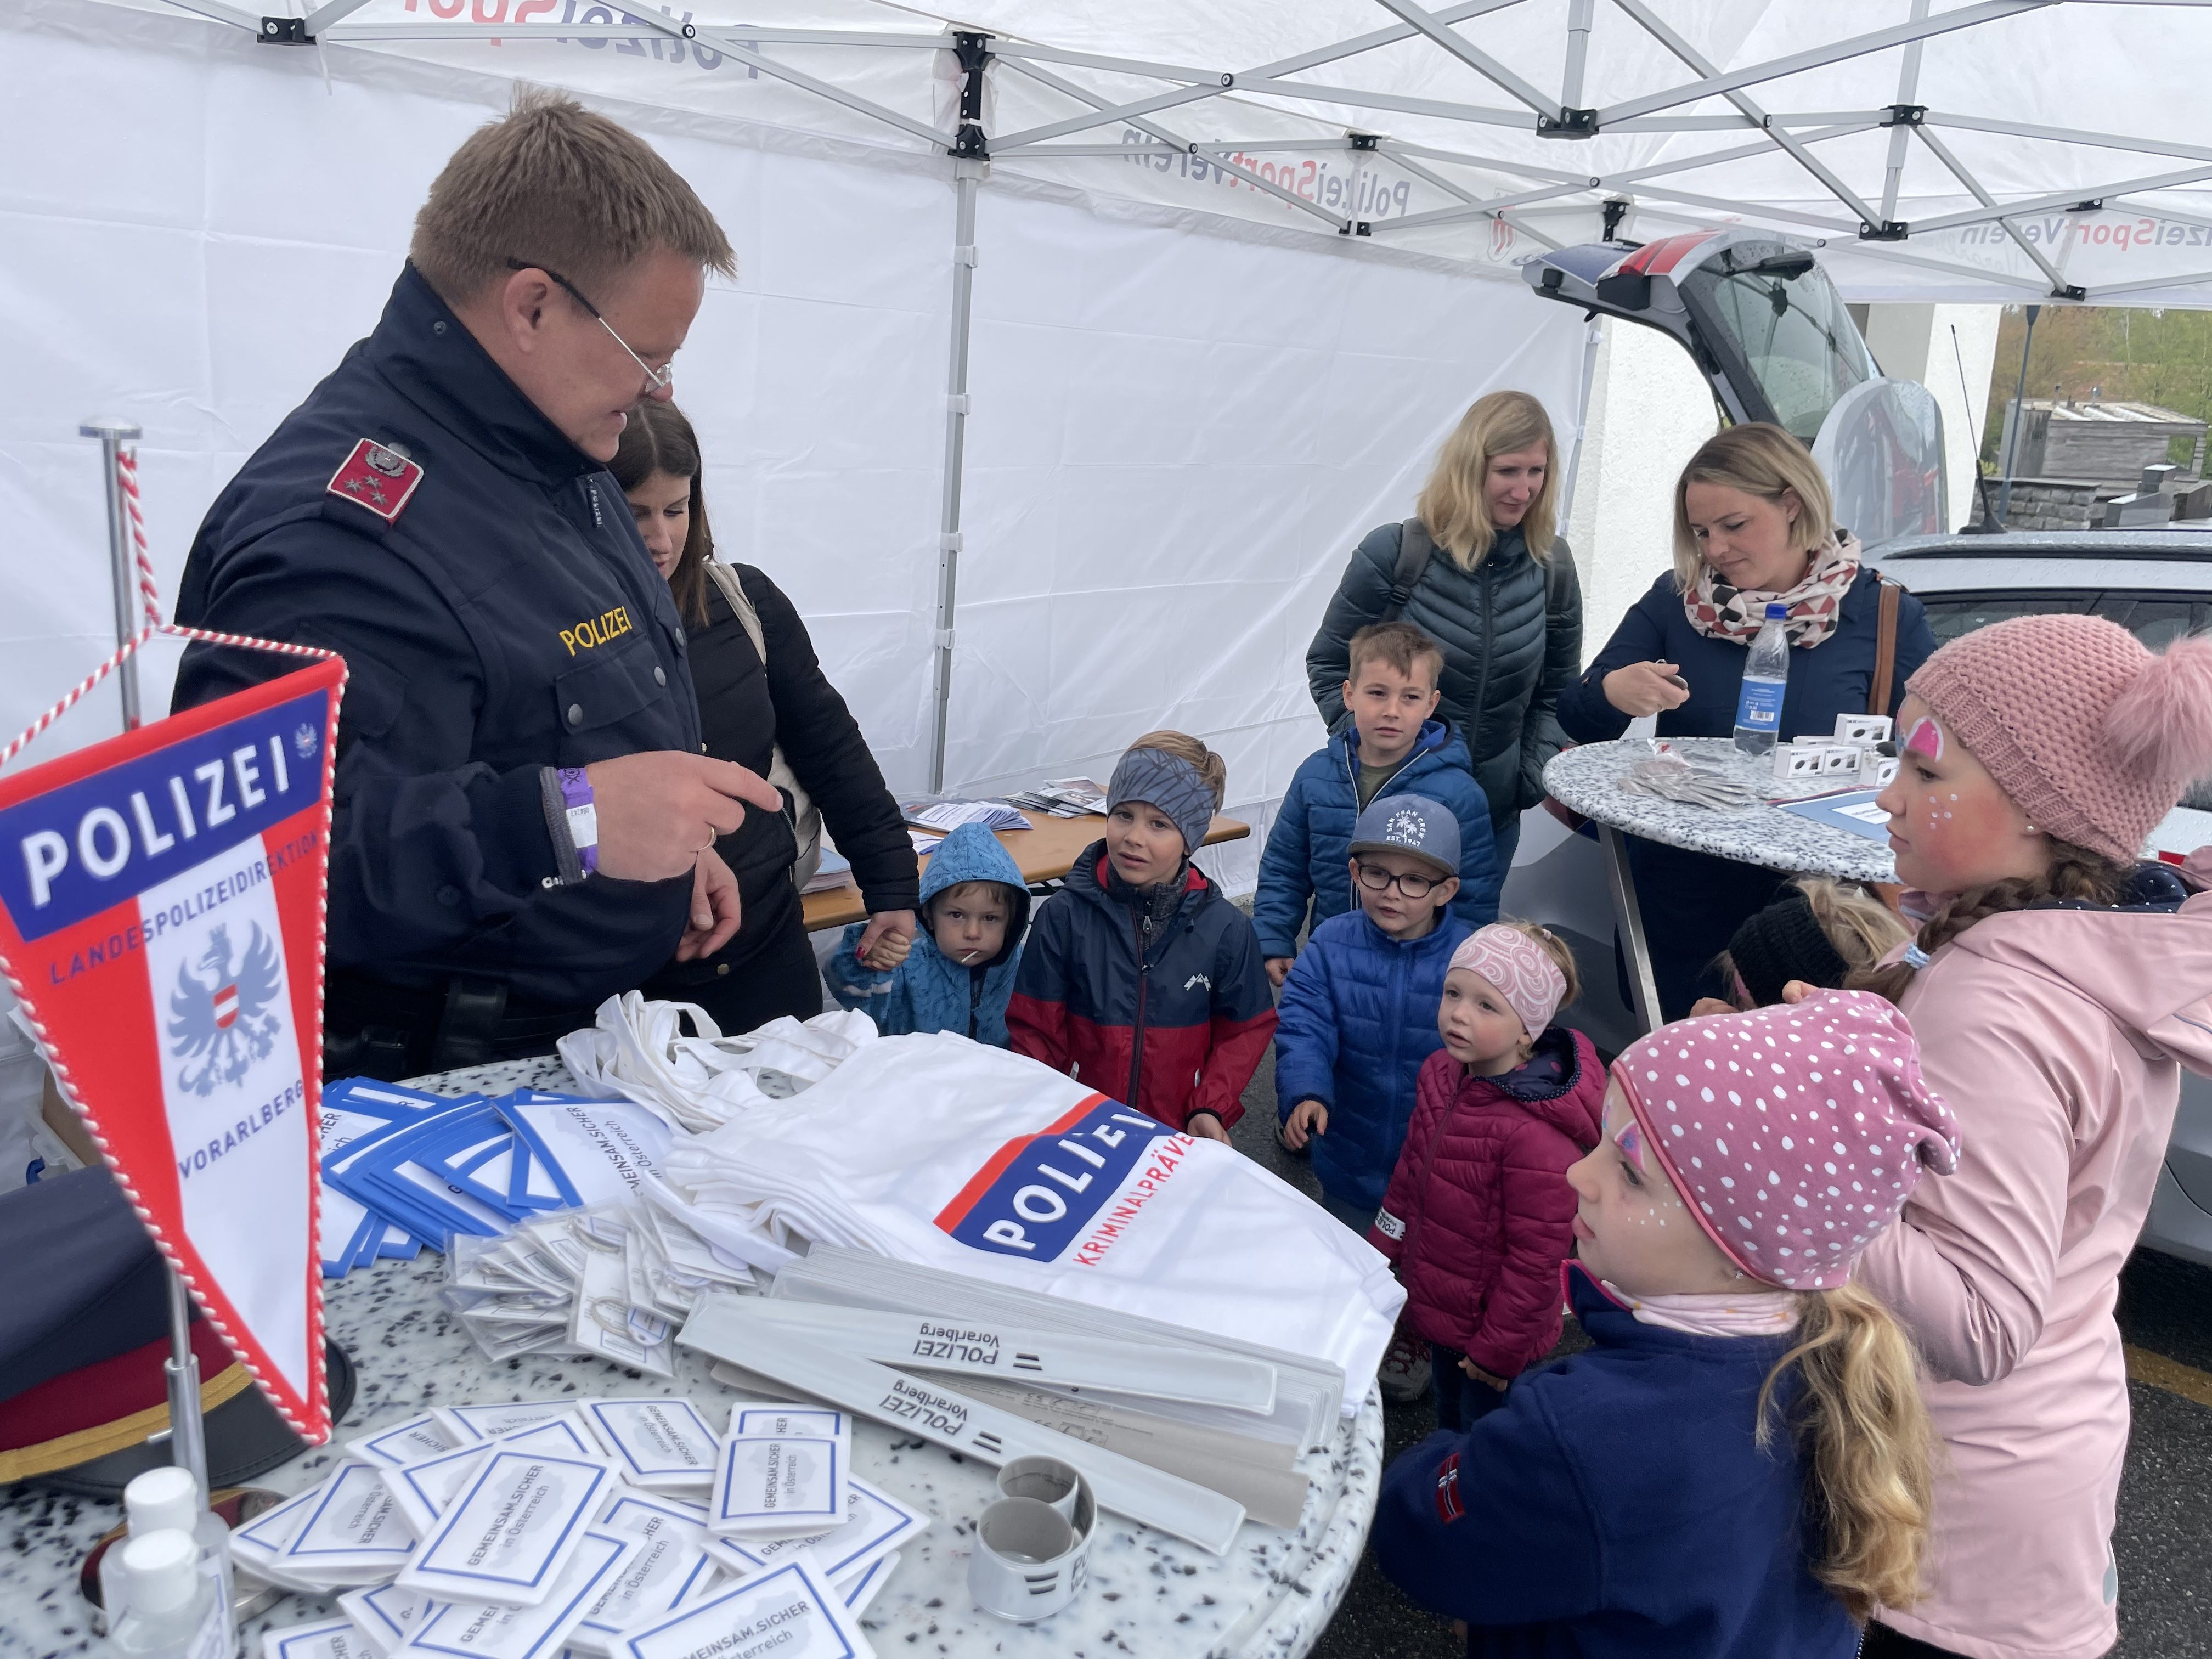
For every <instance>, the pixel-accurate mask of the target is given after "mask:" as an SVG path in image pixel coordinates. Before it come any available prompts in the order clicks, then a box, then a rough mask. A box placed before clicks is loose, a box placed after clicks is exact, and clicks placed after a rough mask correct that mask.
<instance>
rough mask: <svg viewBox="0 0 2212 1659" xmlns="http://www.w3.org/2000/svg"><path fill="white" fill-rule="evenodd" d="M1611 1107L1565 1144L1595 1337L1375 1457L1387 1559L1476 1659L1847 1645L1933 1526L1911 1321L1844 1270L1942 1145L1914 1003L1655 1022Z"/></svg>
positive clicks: (1379, 1529) (1848, 1000)
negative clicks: (1472, 1409)
mask: <svg viewBox="0 0 2212 1659" xmlns="http://www.w3.org/2000/svg"><path fill="white" fill-rule="evenodd" d="M1603 1133H1604V1139H1602V1141H1601V1143H1600V1144H1599V1145H1598V1146H1597V1148H1596V1150H1595V1151H1594V1152H1591V1153H1589V1155H1588V1156H1587V1157H1585V1158H1583V1159H1581V1160H1580V1161H1579V1162H1578V1163H1577V1164H1574V1165H1573V1167H1572V1168H1571V1169H1570V1170H1568V1171H1567V1180H1568V1182H1569V1183H1570V1187H1571V1192H1572V1194H1573V1195H1574V1198H1575V1209H1574V1212H1573V1218H1572V1224H1571V1225H1572V1231H1573V1235H1574V1237H1575V1240H1576V1244H1575V1249H1576V1253H1577V1258H1578V1259H1577V1260H1576V1261H1570V1262H1567V1263H1565V1264H1564V1268H1565V1290H1566V1295H1567V1297H1568V1299H1569V1301H1570V1302H1571V1304H1572V1306H1573V1309H1574V1311H1575V1315H1576V1317H1577V1319H1578V1320H1579V1321H1580V1322H1581V1323H1582V1325H1583V1329H1584V1330H1585V1331H1587V1332H1588V1333H1589V1337H1590V1340H1591V1342H1592V1343H1593V1344H1594V1346H1592V1347H1591V1348H1590V1349H1589V1350H1588V1351H1586V1352H1582V1353H1578V1354H1575V1355H1572V1356H1570V1357H1569V1358H1565V1359H1564V1360H1561V1361H1559V1362H1558V1363H1556V1364H1553V1365H1550V1366H1548V1367H1545V1368H1541V1369H1539V1370H1534V1371H1531V1372H1529V1373H1528V1374H1527V1375H1526V1376H1523V1377H1522V1379H1521V1380H1520V1381H1519V1382H1518V1383H1516V1384H1515V1386H1514V1388H1513V1389H1512V1391H1511V1392H1510V1394H1509V1395H1507V1396H1506V1398H1505V1401H1504V1404H1503V1405H1502V1406H1501V1407H1499V1408H1498V1410H1496V1411H1493V1412H1492V1413H1489V1414H1488V1415H1487V1416H1486V1417H1485V1418H1483V1419H1481V1420H1480V1421H1479V1422H1477V1423H1476V1424H1474V1426H1473V1427H1472V1428H1471V1429H1469V1430H1468V1431H1465V1432H1463V1433H1456V1434H1455V1433H1451V1432H1449V1431H1438V1432H1437V1434H1435V1435H1433V1436H1431V1437H1430V1438H1429V1439H1428V1440H1426V1441H1425V1442H1423V1443H1421V1444H1419V1445H1418V1446H1416V1447H1414V1448H1413V1449H1412V1450H1410V1451H1408V1452H1407V1453H1406V1454H1405V1455H1403V1456H1401V1458H1399V1459H1398V1460H1397V1462H1395V1463H1394V1464H1392V1465H1391V1467H1390V1468H1389V1471H1388V1472H1387V1473H1386V1474H1384V1476H1383V1493H1382V1498H1381V1501H1380V1504H1378V1506H1377V1509H1376V1516H1375V1532H1374V1538H1375V1550H1376V1560H1377V1563H1378V1565H1380V1566H1381V1567H1382V1569H1383V1572H1384V1573H1385V1574H1386V1575H1388V1576H1389V1577H1391V1578H1392V1579H1394V1580H1395V1581H1396V1582H1397V1583H1399V1584H1400V1585H1401V1587H1403V1588H1404V1589H1405V1590H1406V1591H1407V1594H1408V1595H1411V1596H1412V1597H1413V1599H1414V1600H1415V1601H1419V1602H1421V1603H1422V1604H1424V1605H1425V1606H1427V1607H1431V1608H1434V1609H1436V1610H1437V1611H1438V1612H1440V1613H1444V1614H1446V1615H1448V1616H1449V1617H1452V1618H1455V1619H1461V1620H1465V1621H1466V1623H1467V1625H1468V1656H1469V1659H1506V1656H1526V1655H1530V1654H1537V1653H1544V1654H1569V1653H1572V1654H1579V1655H1584V1656H1589V1659H1632V1656H1640V1655H1646V1654H1649V1655H1654V1656H1657V1655H1666V1656H1670V1659H1671V1656H1680V1655H1686V1654H1695V1655H1697V1656H1699V1659H1773V1656H1777V1655H1784V1654H1786V1655H1789V1656H1790V1659H1851V1656H1853V1655H1854V1654H1855V1653H1856V1652H1857V1649H1858V1644H1859V1642H1860V1639H1861V1636H1862V1629H1861V1621H1862V1620H1864V1619H1865V1618H1866V1617H1867V1615H1868V1614H1869V1613H1870V1612H1871V1611H1872V1610H1873V1609H1874V1608H1875V1607H1876V1606H1879V1605H1890V1606H1897V1605H1901V1604H1903V1603H1905V1602H1907V1601H1910V1600H1911V1598H1912V1597H1913V1595H1915V1594H1916V1593H1917V1589H1918V1588H1919V1586H1920V1584H1921V1583H1922V1580H1923V1573H1924V1561H1925V1554H1926V1547H1927V1543H1928V1516H1929V1501H1930V1493H1931V1489H1932V1486H1933V1478H1932V1474H1931V1469H1930V1464H1931V1461H1932V1459H1933V1456H1934V1452H1935V1437H1934V1435H1933V1433H1932V1431H1930V1429H1929V1422H1928V1418H1927V1413H1926V1410H1925V1408H1924V1407H1923V1405H1922V1403H1921V1400H1920V1395H1919V1390H1918V1387H1917V1376H1916V1370H1915V1362H1914V1357H1913V1352H1912V1348H1911V1343H1910V1342H1909V1341H1908V1340H1906V1338H1905V1334H1904V1333H1903V1331H1902V1330H1901V1329H1900V1328H1899V1327H1898V1325H1897V1323H1896V1322H1895V1321H1894V1320H1893V1319H1892V1318H1891V1317H1890V1316H1889V1314H1888V1313H1887V1311H1886V1310H1884V1309H1883V1307H1882V1305H1881V1303H1880V1302H1879V1301H1877V1300H1876V1299H1875V1297H1872V1296H1870V1295H1869V1294H1868V1293H1867V1292H1866V1291H1864V1290H1863V1289H1861V1288H1859V1287H1858V1286H1857V1285H1855V1284H1854V1283H1853V1282H1852V1279H1851V1273H1852V1268H1853V1266H1854V1264H1855V1263H1856V1262H1857V1261H1858V1260H1859V1258H1860V1255H1861V1253H1862V1252H1863V1250H1864V1249H1866V1247H1867V1244H1868V1243H1869V1240H1871V1239H1873V1238H1875V1237H1878V1236H1879V1235H1880V1234H1881V1232H1882V1231H1883V1230H1884V1229H1885V1228H1887V1227H1889V1226H1890V1225H1891V1224H1892V1223H1893V1221H1894V1220H1895V1218H1896V1217H1897V1214H1898V1212H1899V1209H1900V1208H1901V1207H1902V1206H1904V1204H1905V1200H1906V1199H1907V1198H1908V1197H1910V1196H1911V1194H1913V1192H1914V1190H1915V1188H1916V1187H1918V1188H1921V1189H1922V1190H1924V1189H1925V1188H1926V1186H1927V1185H1928V1184H1929V1183H1926V1182H1922V1180H1921V1177H1922V1176H1923V1174H1926V1173H1929V1172H1931V1171H1933V1172H1936V1173H1942V1172H1945V1171H1948V1170H1951V1169H1952V1168H1953V1167H1954V1164H1955V1162H1956V1160H1957V1157H1958V1138H1957V1133H1956V1128H1955V1126H1954V1122H1953V1120H1952V1116H1951V1113H1950V1109H1949V1108H1948V1106H1946V1105H1945V1103H1944V1102H1943V1100H1942V1097H1940V1096H1938V1095H1936V1093H1934V1092H1933V1091H1931V1090H1929V1088H1928V1086H1927V1085H1926V1084H1925V1083H1924V1082H1923V1080H1922V1077H1921V1073H1920V1060H1919V1053H1918V1048H1917V1044H1916V1043H1915V1041H1914V1038H1913V1031H1912V1027H1911V1024H1908V1023H1907V1022H1906V1020H1905V1016H1904V1015H1903V1014H1901V1013H1899V1012H1898V1011H1897V1010H1896V1009H1895V1008H1894V1007H1893V1006H1890V1005H1889V1004H1888V1003H1887V1002H1885V1001H1884V1000H1882V999H1881V998H1879V997H1875V996H1870V995H1868V994H1865V993H1863V992H1857V991H1823V992H1820V993H1818V994H1815V995H1814V997H1812V998H1811V999H1810V1000H1807V1001H1805V1002H1802V1003H1801V1004H1799V1005H1797V1006H1789V1005H1778V1006H1773V1007H1768V1008H1759V1009H1754V1010H1753V1011H1751V1012H1745V1013H1738V1014H1729V1015H1723V1016H1720V1017H1717V1018H1709V1019H1699V1020H1686V1021H1683V1022H1682V1023H1680V1024H1675V1025H1669V1026H1667V1027H1665V1028H1663V1029H1662V1030H1658V1031H1656V1032H1654V1033H1653V1034H1652V1035H1651V1036H1648V1037H1645V1038H1644V1039H1643V1040H1641V1041H1640V1042H1636V1043H1634V1044H1632V1046H1631V1047H1630V1048H1628V1049H1627V1050H1626V1052H1624V1053H1623V1054H1621V1056H1620V1059H1619V1060H1616V1061H1615V1062H1614V1063H1613V1068H1612V1072H1611V1074H1610V1078H1609V1086H1608V1088H1607V1091H1606V1096H1605V1103H1604V1127H1603Z"/></svg>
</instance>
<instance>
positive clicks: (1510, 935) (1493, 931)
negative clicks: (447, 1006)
mask: <svg viewBox="0 0 2212 1659" xmlns="http://www.w3.org/2000/svg"><path fill="white" fill-rule="evenodd" d="M1451 965H1452V967H1453V968H1455V969H1457V968H1464V969H1467V970H1468V972H1469V973H1471V974H1478V975H1481V977H1483V978H1484V979H1486V980H1488V981H1490V982H1491V983H1492V985H1494V986H1496V987H1498V995H1500V996H1502V997H1504V999H1505V1006H1507V1007H1509V1008H1510V1009H1512V1011H1513V1012H1515V1013H1516V1014H1518V1015H1520V1016H1521V1024H1522V1025H1523V1026H1524V1027H1526V1028H1527V1030H1528V1035H1529V1036H1532V1037H1533V1036H1539V1035H1540V1034H1541V1032H1542V1031H1543V1030H1544V1028H1545V1027H1546V1026H1547V1025H1549V1024H1551V1023H1552V1016H1553V1014H1556V1013H1558V1012H1559V1005H1560V1004H1561V1003H1562V1002H1565V1000H1567V980H1566V975H1564V974H1562V973H1561V972H1560V971H1559V963H1556V962H1554V961H1553V960H1552V957H1551V953H1550V952H1549V951H1546V950H1545V949H1544V947H1543V946H1542V945H1539V944H1537V943H1536V941H1535V940H1534V939H1531V938H1529V937H1528V934H1526V933H1522V931H1521V930H1520V929H1519V928H1518V927H1500V926H1499V925H1498V923H1496V922H1494V921H1493V922H1492V923H1491V924H1490V925H1489V926H1488V927H1478V928H1476V929H1475V930H1474V933H1470V934H1469V935H1468V937H1467V938H1466V939H1463V940H1462V941H1461V944H1460V947H1459V949H1458V950H1456V951H1453V952H1452V959H1451Z"/></svg>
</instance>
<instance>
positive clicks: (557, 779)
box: [539, 766, 599, 887]
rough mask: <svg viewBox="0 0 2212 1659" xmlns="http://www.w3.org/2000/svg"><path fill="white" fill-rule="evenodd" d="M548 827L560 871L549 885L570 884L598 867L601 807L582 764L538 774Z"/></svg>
mask: <svg viewBox="0 0 2212 1659" xmlns="http://www.w3.org/2000/svg"><path fill="white" fill-rule="evenodd" d="M539 786H540V789H541V792H542V794H543V796H544V807H545V829H546V832H547V834H548V835H550V836H551V837H552V841H553V862H554V864H555V866H556V868H557V869H558V870H559V872H560V873H559V874H558V875H554V876H548V877H547V878H545V882H544V884H545V885H546V886H548V887H571V886H574V884H576V883H578V882H580V881H582V880H583V879H585V878H586V877H587V876H591V875H593V874H595V873H596V872H598V870H599V805H598V803H597V802H596V801H595V800H594V799H592V781H591V779H590V778H588V777H586V775H585V773H584V769H583V768H582V767H580V766H562V767H553V766H548V767H545V768H543V769H541V771H540V773H539Z"/></svg>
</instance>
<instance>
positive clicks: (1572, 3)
mask: <svg viewBox="0 0 2212 1659" xmlns="http://www.w3.org/2000/svg"><path fill="white" fill-rule="evenodd" d="M1596 12H1597V0H1567V58H1566V64H1565V67H1564V68H1563V69H1562V70H1560V72H1559V107H1560V108H1562V109H1579V108H1580V107H1582V101H1583V76H1584V74H1585V71H1587V70H1588V69H1589V38H1590V25H1591V23H1592V22H1593V21H1595V15H1596Z"/></svg>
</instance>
